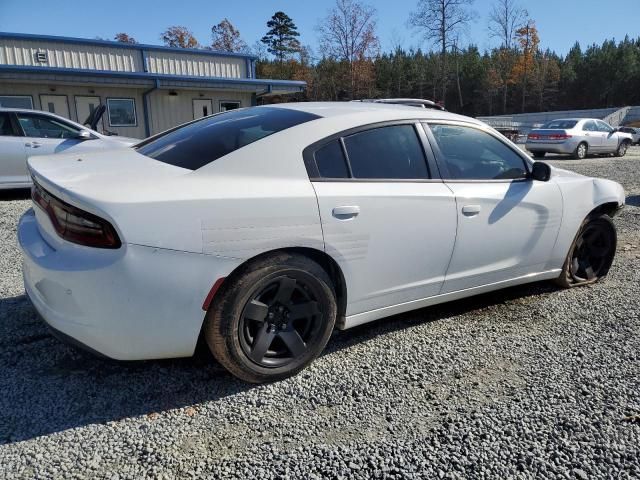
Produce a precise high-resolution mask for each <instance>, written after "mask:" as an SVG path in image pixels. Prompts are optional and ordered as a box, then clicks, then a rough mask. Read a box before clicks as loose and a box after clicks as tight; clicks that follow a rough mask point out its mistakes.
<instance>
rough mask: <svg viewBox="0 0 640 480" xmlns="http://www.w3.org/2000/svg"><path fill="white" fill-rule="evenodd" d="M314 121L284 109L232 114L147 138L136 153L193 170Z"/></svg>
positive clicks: (236, 111) (305, 113)
mask: <svg viewBox="0 0 640 480" xmlns="http://www.w3.org/2000/svg"><path fill="white" fill-rule="evenodd" d="M316 118H319V117H318V116H317V115H313V114H311V113H307V112H301V111H298V110H293V109H288V108H274V107H254V108H245V109H241V110H232V111H229V112H225V113H221V114H218V115H212V116H209V117H205V118H203V119H202V120H198V121H196V122H191V123H188V124H186V125H184V126H181V127H178V128H175V129H173V130H169V131H168V132H166V133H164V134H162V135H160V136H156V137H151V138H150V139H148V140H146V141H144V142H142V143H141V144H139V145H138V146H137V147H136V149H137V151H138V153H141V154H142V155H146V156H147V157H151V158H153V159H155V160H158V161H160V162H163V163H168V164H170V165H175V166H176V167H182V168H188V169H189V170H197V169H199V168H200V167H203V166H205V165H208V164H209V163H211V162H213V161H215V160H217V159H219V158H221V157H223V156H225V155H227V154H229V153H231V152H233V151H235V150H238V149H240V148H242V147H244V146H246V145H249V144H250V143H253V142H256V141H258V140H260V139H262V138H264V137H267V136H269V135H272V134H274V133H277V132H280V131H282V130H286V129H287V128H291V127H294V126H296V125H300V124H301V123H305V122H309V121H311V120H315V119H316Z"/></svg>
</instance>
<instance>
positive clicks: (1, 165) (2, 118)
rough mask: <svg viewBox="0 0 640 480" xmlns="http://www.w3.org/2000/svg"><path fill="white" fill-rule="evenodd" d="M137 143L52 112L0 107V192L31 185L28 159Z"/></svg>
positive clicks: (134, 140)
mask: <svg viewBox="0 0 640 480" xmlns="http://www.w3.org/2000/svg"><path fill="white" fill-rule="evenodd" d="M138 142H140V140H137V139H134V138H127V137H118V136H106V135H102V134H101V133H98V132H96V131H94V130H91V129H89V128H87V127H85V126H82V125H80V124H78V123H75V122H72V121H71V120H67V119H66V118H64V117H60V116H58V115H55V114H53V113H48V112H41V111H38V110H28V109H14V108H0V189H10V188H25V187H29V186H30V185H31V178H30V177H29V174H28V172H27V158H29V157H32V156H37V155H51V154H52V153H78V152H87V151H92V150H93V151H95V150H103V149H107V148H108V149H112V148H123V147H128V146H131V145H134V144H136V143H138Z"/></svg>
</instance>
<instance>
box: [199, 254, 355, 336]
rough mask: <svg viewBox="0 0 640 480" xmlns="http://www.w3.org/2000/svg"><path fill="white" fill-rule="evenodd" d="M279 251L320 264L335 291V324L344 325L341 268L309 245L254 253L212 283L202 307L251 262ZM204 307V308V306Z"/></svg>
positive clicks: (344, 288)
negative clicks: (336, 313)
mask: <svg viewBox="0 0 640 480" xmlns="http://www.w3.org/2000/svg"><path fill="white" fill-rule="evenodd" d="M279 253H295V254H298V255H302V256H305V257H307V258H309V259H311V260H313V261H314V262H316V263H317V264H318V265H320V266H321V267H322V268H323V269H324V271H325V272H327V274H328V275H329V278H330V279H331V281H332V282H333V287H334V289H335V292H336V306H337V310H338V318H337V319H336V326H337V327H338V328H342V327H343V325H344V320H345V315H346V311H347V283H346V280H345V277H344V274H343V272H342V269H341V268H340V266H339V265H338V262H336V261H335V260H334V259H333V257H331V255H329V254H328V253H326V252H323V251H322V250H318V249H315V248H310V247H285V248H277V249H273V250H269V251H266V252H262V253H260V254H258V255H255V256H253V257H251V258H248V259H246V260H245V261H243V262H242V263H241V264H240V265H238V266H237V267H236V268H234V269H233V270H232V271H231V273H229V275H227V276H226V277H225V278H224V279H218V280H217V281H216V283H214V285H213V287H212V289H211V290H212V292H211V293H210V294H209V295H208V296H207V298H206V299H205V303H204V304H203V309H205V310H208V308H209V306H210V304H212V303H213V302H215V299H216V297H217V296H218V295H220V292H221V291H222V290H223V288H224V286H225V284H227V282H229V281H233V279H234V277H236V276H238V275H241V274H242V273H243V270H245V269H246V268H247V267H248V266H249V265H250V264H251V263H253V262H255V261H257V260H261V259H263V258H265V257H269V256H273V255H277V254H279ZM205 307H206V308H205Z"/></svg>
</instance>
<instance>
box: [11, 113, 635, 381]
mask: <svg viewBox="0 0 640 480" xmlns="http://www.w3.org/2000/svg"><path fill="white" fill-rule="evenodd" d="M29 169H30V173H31V175H32V177H33V179H34V188H33V194H32V196H33V209H31V210H29V211H28V212H26V213H25V214H24V216H23V217H22V219H21V221H20V225H19V230H18V236H19V242H20V245H21V247H22V250H23V252H24V282H25V289H26V292H27V294H28V296H29V297H30V299H31V301H32V302H33V305H34V306H35V308H36V310H37V311H38V312H39V313H40V314H41V316H42V317H43V318H44V319H45V320H46V322H47V323H48V324H49V325H50V326H51V327H52V328H53V329H54V332H57V333H58V334H60V336H62V337H63V338H66V339H67V340H71V341H73V342H75V343H77V344H81V345H83V346H85V347H87V348H89V349H91V350H93V351H94V352H97V353H100V354H102V355H105V356H107V357H111V358H115V359H122V360H134V359H151V358H164V357H181V356H189V355H192V354H193V352H194V349H195V347H196V343H197V341H198V339H199V337H200V336H202V337H203V338H204V340H206V342H207V344H208V345H209V347H210V349H211V351H212V352H213V355H214V356H215V358H216V359H217V360H218V361H219V362H220V363H222V365H224V366H225V367H226V368H227V369H228V370H229V371H231V372H232V373H233V374H234V375H236V376H238V377H240V378H241V379H244V380H246V381H249V382H265V381H272V380H276V379H281V378H284V377H287V376H290V375H293V374H295V373H297V372H298V371H300V370H301V369H302V368H304V367H305V366H306V365H308V364H309V363H310V362H311V361H312V360H313V359H315V358H316V357H317V356H318V355H319V354H320V353H321V351H322V349H323V348H324V346H325V344H326V343H327V341H328V339H329V336H330V335H331V332H332V331H333V330H334V328H336V327H337V328H339V329H345V328H349V327H353V326H355V325H360V324H363V323H365V322H370V321H372V320H376V319H379V318H382V317H386V316H389V315H393V314H397V313H401V312H405V311H408V310H412V309H417V308H421V307H425V306H428V305H434V304H437V303H441V302H446V301H449V300H455V299H458V298H462V297H467V296H470V295H475V294H478V293H482V292H487V291H490V290H496V289H500V288H503V287H508V286H511V285H517V284H522V283H525V282H533V281H537V280H545V279H555V280H556V281H557V282H558V283H560V284H561V285H563V286H565V287H571V286H575V285H584V284H589V283H592V282H595V281H597V280H598V279H600V278H602V277H603V276H604V275H606V274H607V271H608V269H609V267H610V265H611V263H612V260H613V256H614V253H615V247H616V231H615V228H614V225H613V223H612V221H611V217H612V216H613V215H614V214H615V213H616V212H617V211H618V210H619V209H620V208H621V207H622V206H623V205H624V199H625V197H624V192H623V189H622V187H621V186H620V185H618V184H617V183H614V182H612V181H609V180H601V179H594V178H588V177H584V176H581V175H577V174H575V173H570V172H568V171H564V170H560V169H555V168H551V167H550V166H548V165H547V164H545V163H541V162H535V163H534V162H532V161H531V160H530V158H529V157H528V156H527V155H526V154H524V153H523V152H522V151H521V150H519V149H518V148H517V147H516V146H514V145H513V144H512V143H510V142H509V141H508V140H506V139H505V138H504V137H502V136H501V135H500V134H498V133H497V132H496V131H494V130H492V129H491V128H489V127H488V126H486V125H485V124H483V123H481V122H479V121H476V120H474V119H471V118H467V117H462V116H458V115H454V114H451V113H448V112H445V111H440V110H431V109H417V108H412V107H406V106H398V105H384V104H375V103H299V104H283V105H277V106H264V107H254V108H247V109H242V110H234V111H231V112H226V113H223V114H218V115H214V116H209V117H206V118H203V119H200V120H197V121H194V122H191V123H188V124H185V125H182V126H179V127H177V128H175V129H173V130H169V131H167V132H164V133H161V134H159V135H156V136H155V137H151V138H149V139H147V140H146V141H144V142H143V143H141V144H139V145H137V146H136V147H135V148H134V149H127V150H114V151H104V152H95V153H91V154H82V155H62V156H61V155H56V156H55V158H47V157H32V158H31V159H30V160H29Z"/></svg>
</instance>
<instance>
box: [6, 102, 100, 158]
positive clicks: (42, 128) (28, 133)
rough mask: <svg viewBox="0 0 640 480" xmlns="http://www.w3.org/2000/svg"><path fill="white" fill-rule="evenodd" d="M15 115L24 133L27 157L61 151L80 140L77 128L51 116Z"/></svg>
mask: <svg viewBox="0 0 640 480" xmlns="http://www.w3.org/2000/svg"><path fill="white" fill-rule="evenodd" d="M16 116H17V118H18V122H19V124H20V127H21V128H22V131H23V132H24V135H25V136H24V137H23V139H24V145H25V146H26V147H27V157H31V156H34V155H49V154H52V153H62V152H64V151H65V150H67V149H68V148H71V147H73V146H75V145H77V144H78V143H80V142H81V140H79V139H78V133H79V131H78V129H76V128H75V127H73V126H71V125H68V124H66V123H64V122H62V121H60V120H58V119H56V118H54V117H52V116H49V115H45V114H39V113H23V112H18V113H17V114H16ZM86 141H89V142H90V141H91V140H86Z"/></svg>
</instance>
